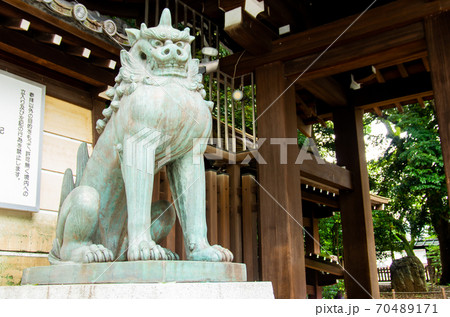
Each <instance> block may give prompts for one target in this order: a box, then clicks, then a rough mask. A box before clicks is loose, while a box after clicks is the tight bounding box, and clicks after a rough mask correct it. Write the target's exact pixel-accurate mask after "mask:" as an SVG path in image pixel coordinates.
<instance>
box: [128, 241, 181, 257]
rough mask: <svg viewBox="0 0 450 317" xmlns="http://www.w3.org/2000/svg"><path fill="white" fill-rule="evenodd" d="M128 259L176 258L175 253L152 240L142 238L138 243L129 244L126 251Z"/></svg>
mask: <svg viewBox="0 0 450 317" xmlns="http://www.w3.org/2000/svg"><path fill="white" fill-rule="evenodd" d="M127 257H128V261H147V260H178V259H179V257H178V255H177V254H176V253H174V252H172V251H170V250H169V249H166V248H163V247H162V246H160V245H158V244H156V243H155V242H154V241H146V240H143V241H141V242H140V243H139V244H133V245H130V246H129V248H128V253H127Z"/></svg>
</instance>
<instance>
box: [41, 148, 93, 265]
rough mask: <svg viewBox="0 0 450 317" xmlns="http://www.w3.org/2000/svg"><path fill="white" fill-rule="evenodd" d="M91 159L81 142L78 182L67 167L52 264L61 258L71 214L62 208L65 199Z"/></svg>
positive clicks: (75, 185)
mask: <svg viewBox="0 0 450 317" xmlns="http://www.w3.org/2000/svg"><path fill="white" fill-rule="evenodd" d="M88 160H89V153H88V149H87V144H86V143H84V142H83V143H81V144H80V147H79V148H78V152H77V177H76V182H75V183H74V181H73V173H72V170H71V169H70V168H68V169H66V171H65V173H64V177H63V182H62V186H61V197H60V201H59V213H58V220H57V223H56V238H55V240H53V247H52V250H51V251H50V253H49V255H48V260H49V262H50V263H51V264H57V263H59V262H60V261H61V260H60V248H61V244H62V242H63V236H64V227H65V224H66V219H67V216H68V215H69V211H70V210H69V209H68V208H62V207H63V204H64V201H65V200H66V198H67V196H68V195H69V194H70V192H71V191H72V190H73V189H74V188H75V187H78V186H79V185H80V182H81V178H82V177H83V173H84V169H85V168H86V164H87V161H88Z"/></svg>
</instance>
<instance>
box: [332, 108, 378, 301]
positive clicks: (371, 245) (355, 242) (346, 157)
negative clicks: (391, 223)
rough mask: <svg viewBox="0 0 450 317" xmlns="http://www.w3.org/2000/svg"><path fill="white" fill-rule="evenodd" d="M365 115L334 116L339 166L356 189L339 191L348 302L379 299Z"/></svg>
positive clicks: (342, 110)
mask: <svg viewBox="0 0 450 317" xmlns="http://www.w3.org/2000/svg"><path fill="white" fill-rule="evenodd" d="M363 114H364V111H363V110H362V109H352V108H350V107H342V108H340V109H338V108H336V110H335V111H334V112H333V121H334V131H335V135H336V141H335V142H336V158H337V163H338V164H339V165H344V166H346V168H347V169H348V170H350V171H351V172H352V175H353V185H354V187H353V190H351V191H346V190H340V191H339V204H340V209H341V221H342V233H343V245H344V263H345V269H346V274H345V277H344V278H345V287H346V290H347V294H348V298H379V297H380V293H379V288H378V278H377V266H376V256H375V238H374V234H373V222H372V209H371V205H370V192H369V177H368V172H367V165H366V159H365V146H364V131H363Z"/></svg>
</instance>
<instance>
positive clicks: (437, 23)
mask: <svg viewBox="0 0 450 317" xmlns="http://www.w3.org/2000/svg"><path fill="white" fill-rule="evenodd" d="M425 30H426V38H427V44H428V52H429V59H430V66H431V78H432V82H433V90H434V100H435V107H436V115H437V121H438V124H439V136H440V138H441V148H442V156H443V159H444V169H445V181H446V183H447V192H448V197H449V199H450V56H449V55H448V52H449V50H450V12H445V13H441V14H439V15H436V16H432V17H429V18H428V19H427V20H426V21H425ZM441 250H442V248H441ZM448 280H449V277H448V276H447V277H446V281H448Z"/></svg>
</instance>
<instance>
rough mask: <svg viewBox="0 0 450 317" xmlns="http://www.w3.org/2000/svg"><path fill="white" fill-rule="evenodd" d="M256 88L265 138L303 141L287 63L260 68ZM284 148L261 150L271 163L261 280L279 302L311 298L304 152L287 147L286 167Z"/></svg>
mask: <svg viewBox="0 0 450 317" xmlns="http://www.w3.org/2000/svg"><path fill="white" fill-rule="evenodd" d="M256 86H257V87H258V94H257V104H258V111H260V112H261V113H262V112H264V111H266V113H264V115H262V116H260V118H259V119H258V134H259V137H260V138H264V137H266V138H297V124H296V112H295V91H294V87H291V88H290V89H288V90H287V91H286V92H285V89H286V87H287V82H286V80H285V78H284V70H283V64H282V63H273V64H269V65H265V66H263V67H261V68H258V69H257V70H256ZM280 96H281V97H280ZM277 98H278V99H277ZM273 100H276V102H275V103H274V104H273V106H272V102H273ZM274 122H277V124H273V123H274ZM280 147H281V146H280V145H271V144H269V143H268V142H267V143H266V142H265V143H263V144H262V145H261V148H260V149H259V152H260V153H261V155H262V156H263V157H264V158H265V160H266V161H267V164H260V165H259V167H258V168H259V170H258V173H259V184H258V185H259V201H260V236H259V239H260V241H261V242H260V243H261V254H260V259H261V278H262V280H263V281H271V282H272V284H273V288H274V293H275V297H276V298H306V276H305V262H304V261H305V256H304V242H303V232H302V227H301V222H302V220H303V216H302V203H301V187H300V178H299V177H298V175H299V173H300V170H299V166H298V165H297V164H295V160H296V157H297V156H298V154H299V150H298V147H296V146H287V164H281V162H280V157H281V155H280V154H281V150H280Z"/></svg>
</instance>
